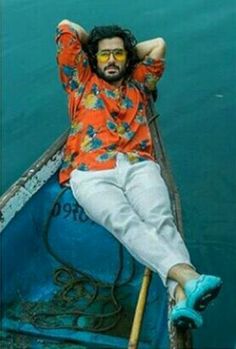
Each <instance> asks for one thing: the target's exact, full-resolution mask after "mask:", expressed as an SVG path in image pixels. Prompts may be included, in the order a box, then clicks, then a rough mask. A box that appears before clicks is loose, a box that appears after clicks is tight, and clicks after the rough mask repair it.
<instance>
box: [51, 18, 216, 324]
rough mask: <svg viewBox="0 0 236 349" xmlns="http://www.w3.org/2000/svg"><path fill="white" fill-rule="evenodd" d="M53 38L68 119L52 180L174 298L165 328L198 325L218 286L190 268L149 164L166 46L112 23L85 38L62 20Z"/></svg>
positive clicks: (155, 167) (165, 194)
mask: <svg viewBox="0 0 236 349" xmlns="http://www.w3.org/2000/svg"><path fill="white" fill-rule="evenodd" d="M56 41H57V44H58V53H57V62H58V66H59V71H60V78H61V81H62V84H63V87H64V89H65V90H66V92H67V93H68V107H69V115H70V118H71V132H70V135H69V137H68V140H67V143H66V147H65V154H64V163H63V166H62V169H61V171H60V182H61V183H62V184H63V183H65V182H67V181H69V183H70V186H71V189H72V192H73V195H74V196H75V198H76V200H77V201H78V202H79V204H80V205H81V206H82V207H83V208H84V210H85V212H86V213H87V215H88V216H89V217H90V218H91V219H92V220H94V221H95V222H97V223H98V224H100V225H102V226H104V227H105V228H106V229H107V230H108V231H110V232H111V233H112V234H113V235H114V236H115V237H116V238H117V239H118V240H119V241H120V242H121V243H122V244H123V245H124V246H125V247H126V248H127V249H128V250H129V251H130V253H131V254H132V255H133V256H134V258H136V259H137V260H138V261H140V262H141V263H143V264H144V265H146V266H148V267H149V268H150V269H152V270H153V271H155V272H158V274H159V276H160V278H161V279H162V281H163V283H164V285H165V286H167V287H168V290H169V293H170V295H171V296H172V297H173V298H174V299H175V301H176V305H175V307H174V308H173V310H172V312H171V314H170V319H171V321H172V322H173V324H174V325H176V326H181V327H185V328H197V327H200V326H201V325H202V316H201V314H200V313H199V311H200V310H203V309H204V308H205V307H206V305H207V304H208V303H209V301H210V300H212V299H213V298H215V297H216V295H217V294H218V292H219V290H220V287H221V284H222V282H221V279H220V278H219V277H215V276H210V275H199V274H198V273H197V271H196V270H195V268H194V267H193V266H192V264H191V262H190V258H189V254H188V251H187V249H186V246H185V244H184V242H183V240H182V238H181V236H180V234H179V232H178V231H177V229H176V226H175V224H174V220H173V216H172V213H171V208H170V202H169V197H168V192H167V188H166V185H165V183H164V181H163V179H162V177H161V174H160V168H159V165H158V164H157V163H156V162H155V160H154V158H153V148H152V139H151V135H150V132H149V128H148V125H147V119H146V114H147V105H148V101H149V98H150V95H151V94H152V93H153V91H155V89H156V85H157V82H158V80H159V79H160V77H161V75H162V73H163V70H164V56H165V50H166V48H165V42H164V40H163V39H162V38H156V39H152V40H148V41H144V42H141V43H138V44H137V43H136V40H135V38H134V37H133V35H132V34H131V33H130V32H129V31H127V30H123V29H121V28H120V27H118V26H103V27H95V28H94V29H93V30H92V31H91V33H90V34H89V35H88V33H87V32H86V31H85V29H84V28H83V27H81V26H80V25H78V24H75V23H72V22H70V21H68V20H63V21H62V22H61V23H59V25H58V28H57V38H56Z"/></svg>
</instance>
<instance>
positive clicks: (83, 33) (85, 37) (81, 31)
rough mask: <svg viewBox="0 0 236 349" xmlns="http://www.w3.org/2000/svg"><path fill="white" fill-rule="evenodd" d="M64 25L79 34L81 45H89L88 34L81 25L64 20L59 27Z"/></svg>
mask: <svg viewBox="0 0 236 349" xmlns="http://www.w3.org/2000/svg"><path fill="white" fill-rule="evenodd" d="M63 24H67V25H69V26H70V27H71V28H73V29H74V30H75V31H76V32H77V34H78V35H79V38H80V42H81V44H86V43H87V40H88V33H87V31H86V30H85V29H84V28H83V27H82V26H81V25H79V24H76V23H73V22H71V21H69V20H68V19H63V21H61V22H60V23H59V24H58V26H60V25H63Z"/></svg>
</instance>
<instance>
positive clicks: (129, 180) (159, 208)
mask: <svg viewBox="0 0 236 349" xmlns="http://www.w3.org/2000/svg"><path fill="white" fill-rule="evenodd" d="M125 193H126V196H127V198H128V200H129V202H130V204H131V206H132V207H133V208H134V210H135V212H136V213H137V214H138V215H139V217H140V218H141V219H142V220H143V221H144V222H146V223H148V224H150V225H152V226H153V227H155V229H156V233H157V235H158V240H159V246H157V250H156V253H157V256H159V257H160V258H163V257H162V253H160V252H159V250H160V249H163V248H164V249H165V252H166V256H165V258H164V260H165V263H166V265H168V266H169V267H172V266H174V265H175V264H178V263H186V264H189V265H192V264H191V262H190V257H189V253H188V251H187V248H186V246H185V244H184V241H183V239H182V237H181V235H180V233H179V232H178V230H177V228H176V225H175V222H174V217H173V214H172V211H171V204H170V199H169V194H168V190H167V186H166V184H165V182H164V180H163V178H162V176H161V173H160V166H159V165H158V164H156V163H154V162H153V161H144V162H141V163H138V164H135V165H131V166H130V167H129V171H128V172H127V177H126V182H125ZM173 252H174V256H173ZM168 259H169V260H170V261H168ZM170 262H171V263H173V264H172V265H171V263H170ZM159 268H160V267H159V266H158V267H157V271H159ZM176 285H177V283H176V282H175V281H173V280H169V279H168V280H167V286H168V289H169V293H170V294H171V295H172V296H173V292H174V289H175V287H176Z"/></svg>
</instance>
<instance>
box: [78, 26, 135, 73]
mask: <svg viewBox="0 0 236 349" xmlns="http://www.w3.org/2000/svg"><path fill="white" fill-rule="evenodd" d="M114 37H119V38H121V39H122V40H123V42H124V48H125V50H126V51H127V59H128V66H127V69H126V74H125V77H128V76H129V75H130V73H131V72H132V71H133V69H134V67H135V65H136V64H137V62H138V61H139V59H138V56H137V53H136V49H135V46H136V44H137V40H136V38H135V37H134V35H133V34H132V33H131V32H130V31H129V30H128V29H122V28H121V27H119V26H118V25H108V26H99V27H94V28H93V29H92V30H91V32H90V34H89V37H88V41H87V43H86V45H85V47H84V50H85V51H86V52H87V54H88V59H89V62H90V65H91V68H92V70H93V71H94V72H97V58H96V53H97V52H98V42H99V41H100V40H102V39H111V38H114Z"/></svg>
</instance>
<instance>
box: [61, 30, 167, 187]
mask: <svg viewBox="0 0 236 349" xmlns="http://www.w3.org/2000/svg"><path fill="white" fill-rule="evenodd" d="M56 43H57V48H58V49H57V63H58V68H59V75H60V79H61V82H62V86H63V87H64V89H65V91H66V92H67V93H68V107H69V115H70V118H71V130H70V134H69V136H68V139H67V142H66V145H65V149H64V161H63V165H62V168H61V171H60V178H59V179H60V182H61V183H64V182H66V181H67V180H68V179H69V178H70V173H71V171H72V170H73V169H79V170H82V171H89V170H103V169H111V168H114V167H115V165H116V155H117V153H118V152H122V153H125V154H126V156H127V158H128V160H129V161H130V162H131V163H136V162H138V161H144V160H145V159H153V157H152V152H153V148H152V139H151V135H150V132H149V128H148V125H147V118H146V108H147V103H148V93H149V92H150V91H152V90H154V89H155V88H156V84H157V82H158V80H159V79H160V77H161V75H162V73H163V70H164V62H163V61H162V60H155V61H154V60H153V59H151V58H145V59H144V61H143V62H140V63H138V64H137V66H136V67H135V69H134V71H133V73H132V74H131V76H130V77H129V78H128V79H127V80H126V81H125V82H124V83H123V84H122V86H121V87H120V88H116V87H115V86H113V85H111V84H109V83H108V82H106V81H104V80H103V79H101V78H99V77H98V76H97V75H96V74H95V73H94V72H93V71H92V70H91V67H90V65H89V60H88V57H87V55H86V53H85V52H84V51H83V49H82V47H81V43H80V41H79V38H78V35H77V33H76V32H75V31H74V29H73V28H71V27H70V25H69V24H61V25H60V26H59V27H58V28H57V32H56Z"/></svg>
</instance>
